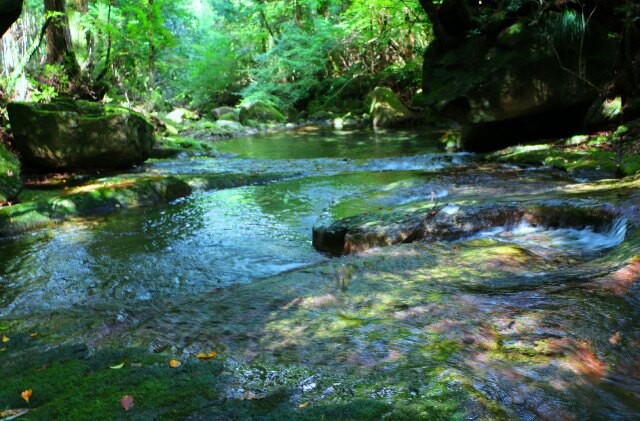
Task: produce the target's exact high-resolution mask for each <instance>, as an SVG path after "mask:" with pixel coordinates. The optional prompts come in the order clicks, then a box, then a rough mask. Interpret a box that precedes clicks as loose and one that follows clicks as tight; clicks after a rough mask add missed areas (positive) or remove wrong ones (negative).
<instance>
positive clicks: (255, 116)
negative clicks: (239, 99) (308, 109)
mask: <svg viewBox="0 0 640 421" xmlns="http://www.w3.org/2000/svg"><path fill="white" fill-rule="evenodd" d="M286 120H287V118H286V117H285V116H284V115H283V114H282V113H281V112H280V111H278V110H277V109H276V108H275V107H274V106H272V105H269V104H266V103H264V102H253V103H250V104H247V105H245V106H243V107H242V109H240V123H242V124H243V125H244V126H250V125H251V124H249V123H253V124H255V123H284V122H285V121H286Z"/></svg>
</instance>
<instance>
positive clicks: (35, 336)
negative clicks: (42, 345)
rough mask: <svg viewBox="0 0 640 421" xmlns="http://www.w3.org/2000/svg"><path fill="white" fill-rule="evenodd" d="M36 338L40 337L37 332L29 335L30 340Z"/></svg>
mask: <svg viewBox="0 0 640 421" xmlns="http://www.w3.org/2000/svg"><path fill="white" fill-rule="evenodd" d="M38 336H40V334H39V333H38V332H33V333H32V334H31V337H32V338H37V337H38Z"/></svg>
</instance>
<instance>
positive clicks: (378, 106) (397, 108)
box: [365, 87, 416, 128]
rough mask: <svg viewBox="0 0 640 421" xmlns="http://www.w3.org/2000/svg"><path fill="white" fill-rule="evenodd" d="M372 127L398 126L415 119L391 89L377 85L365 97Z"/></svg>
mask: <svg viewBox="0 0 640 421" xmlns="http://www.w3.org/2000/svg"><path fill="white" fill-rule="evenodd" d="M365 105H366V108H367V109H368V110H369V112H370V113H371V117H372V120H373V127H374V128H385V127H398V126H402V125H405V124H408V123H411V121H413V120H415V118H416V116H415V114H414V113H413V112H412V111H411V110H409V109H408V108H407V107H406V106H405V105H404V104H403V103H402V101H401V100H400V97H398V95H396V94H395V93H394V92H393V91H392V90H391V89H389V88H383V87H377V88H375V89H374V90H373V91H372V92H371V93H369V95H367V97H366V99H365Z"/></svg>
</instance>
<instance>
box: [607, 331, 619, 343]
mask: <svg viewBox="0 0 640 421" xmlns="http://www.w3.org/2000/svg"><path fill="white" fill-rule="evenodd" d="M620 339H622V333H620V332H616V333H614V334H613V335H611V337H610V338H609V343H610V344H611V345H618V342H620Z"/></svg>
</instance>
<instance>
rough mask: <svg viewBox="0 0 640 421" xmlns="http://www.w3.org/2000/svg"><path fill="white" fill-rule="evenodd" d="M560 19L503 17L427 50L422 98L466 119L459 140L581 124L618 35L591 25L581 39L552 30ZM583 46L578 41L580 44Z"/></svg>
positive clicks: (470, 144)
mask: <svg viewBox="0 0 640 421" xmlns="http://www.w3.org/2000/svg"><path fill="white" fill-rule="evenodd" d="M561 19H562V15H561V14H560V13H552V14H548V15H546V16H545V17H544V20H543V21H541V22H539V24H538V25H525V24H524V23H519V22H515V23H514V22H513V21H507V20H505V21H504V22H503V23H502V26H500V25H499V24H498V23H496V29H494V30H493V31H489V32H487V33H483V34H480V35H476V36H473V37H471V38H468V39H465V40H464V41H462V42H461V43H459V44H458V45H457V46H454V47H451V46H449V47H446V48H443V47H442V45H440V46H439V45H438V43H434V45H432V46H430V47H429V48H428V49H427V51H426V53H425V60H424V63H425V65H424V75H423V84H424V86H423V91H424V100H425V102H426V105H428V106H429V107H430V108H431V109H432V110H435V111H436V112H438V113H439V114H441V115H443V116H445V117H448V118H454V119H456V120H458V121H459V122H461V123H462V124H463V125H464V126H466V130H465V131H464V133H463V144H464V146H465V147H466V148H467V149H471V150H491V149H497V148H500V147H503V146H506V145H509V144H516V143H518V142H520V141H522V140H527V138H530V139H533V138H541V137H542V138H543V137H552V136H556V135H560V136H561V135H565V134H566V133H567V132H571V131H572V130H575V129H576V128H578V127H579V126H580V125H581V124H582V121H583V120H584V117H585V115H586V113H587V111H588V109H589V108H590V106H591V104H592V103H593V101H594V100H595V99H596V98H597V96H598V91H599V88H600V87H603V86H604V85H606V84H608V83H610V81H611V80H612V79H613V77H614V63H615V61H616V51H617V42H618V40H616V39H612V37H610V36H609V33H608V32H607V31H606V30H604V29H602V28H601V27H599V26H598V23H597V22H592V23H591V24H590V27H589V30H588V31H587V32H586V34H585V36H584V39H583V38H581V37H580V38H576V39H571V38H569V39H557V38H554V33H550V31H552V29H549V28H553V27H554V25H555V26H557V22H558V21H559V20H561ZM580 45H582V46H581V47H579V46H580Z"/></svg>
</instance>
